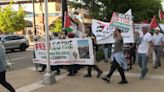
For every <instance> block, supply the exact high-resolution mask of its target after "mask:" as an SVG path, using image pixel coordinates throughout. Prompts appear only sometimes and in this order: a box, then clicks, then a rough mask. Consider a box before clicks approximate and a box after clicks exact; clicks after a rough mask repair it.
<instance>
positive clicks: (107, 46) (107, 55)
mask: <svg viewBox="0 0 164 92" xmlns="http://www.w3.org/2000/svg"><path fill="white" fill-rule="evenodd" d="M111 49H112V44H104V49H103V51H104V56H105V62H106V63H107V62H108V59H109V58H110V55H111Z"/></svg>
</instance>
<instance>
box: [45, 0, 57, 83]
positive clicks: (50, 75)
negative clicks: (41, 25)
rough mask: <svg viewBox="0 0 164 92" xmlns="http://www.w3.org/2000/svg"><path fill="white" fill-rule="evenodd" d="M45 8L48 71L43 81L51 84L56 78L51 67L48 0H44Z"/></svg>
mask: <svg viewBox="0 0 164 92" xmlns="http://www.w3.org/2000/svg"><path fill="white" fill-rule="evenodd" d="M44 9H45V12H44V14H45V16H44V19H45V32H46V41H45V45H46V61H47V72H46V74H44V76H43V83H44V84H47V85H50V84H53V83H54V82H55V81H56V80H55V74H54V73H52V72H51V67H50V48H49V47H50V46H49V40H50V39H49V26H48V0H44Z"/></svg>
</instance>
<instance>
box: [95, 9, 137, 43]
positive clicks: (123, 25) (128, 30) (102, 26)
mask: <svg viewBox="0 0 164 92" xmlns="http://www.w3.org/2000/svg"><path fill="white" fill-rule="evenodd" d="M115 28H119V29H120V30H121V31H122V33H121V34H122V36H123V39H124V43H134V34H133V20H132V16H130V15H127V14H121V13H115V12H114V13H113V15H112V18H111V21H110V23H107V22H103V21H99V20H95V19H93V20H92V33H93V34H94V35H95V36H96V40H97V43H98V44H106V43H114V41H115V40H114V37H113V31H114V30H115Z"/></svg>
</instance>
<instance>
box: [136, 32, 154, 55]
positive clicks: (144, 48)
mask: <svg viewBox="0 0 164 92" xmlns="http://www.w3.org/2000/svg"><path fill="white" fill-rule="evenodd" d="M140 37H141V36H140ZM150 41H152V35H151V34H150V33H149V32H147V33H146V34H145V35H143V36H142V37H141V43H140V44H139V47H138V53H148V48H149V42H150Z"/></svg>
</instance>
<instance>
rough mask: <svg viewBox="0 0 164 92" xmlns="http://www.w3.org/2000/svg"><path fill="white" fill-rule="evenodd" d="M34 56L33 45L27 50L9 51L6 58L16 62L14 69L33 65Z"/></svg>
mask: <svg viewBox="0 0 164 92" xmlns="http://www.w3.org/2000/svg"><path fill="white" fill-rule="evenodd" d="M32 57H33V53H32V47H29V48H28V49H27V50H26V51H19V50H16V51H14V52H11V51H7V54H6V59H7V60H10V61H12V62H13V63H14V70H19V69H24V68H29V67H33V66H34V64H33V62H32Z"/></svg>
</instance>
